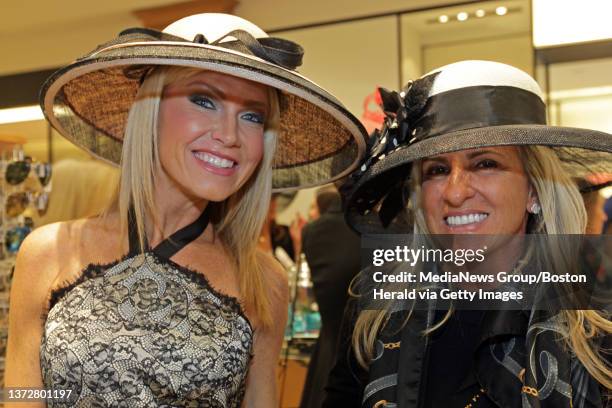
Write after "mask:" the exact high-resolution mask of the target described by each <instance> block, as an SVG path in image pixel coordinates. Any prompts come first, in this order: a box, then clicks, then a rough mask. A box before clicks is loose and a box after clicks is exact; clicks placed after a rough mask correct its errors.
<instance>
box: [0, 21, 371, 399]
mask: <svg viewBox="0 0 612 408" xmlns="http://www.w3.org/2000/svg"><path fill="white" fill-rule="evenodd" d="M301 58H302V49H301V47H300V46H299V45H297V44H295V43H292V42H290V41H286V40H282V39H278V38H270V37H268V36H267V35H266V33H265V32H263V31H262V30H261V29H259V28H258V27H256V26H255V25H253V24H252V23H250V22H248V21H245V20H243V19H241V18H238V17H235V16H230V15H224V14H201V15H195V16H190V17H186V18H184V19H181V20H179V21H177V22H175V23H173V24H171V25H170V26H169V27H168V28H166V29H165V30H163V31H161V32H160V31H156V30H150V29H140V28H138V29H129V30H125V31H123V32H122V33H121V34H120V35H119V36H118V37H117V38H116V39H114V40H112V41H110V42H108V43H105V44H103V45H101V46H99V47H98V48H96V49H95V50H94V51H92V52H90V53H88V54H87V55H85V56H84V57H83V58H80V59H78V60H77V61H75V62H74V63H72V64H70V65H68V66H67V67H65V68H62V69H60V70H59V71H57V72H56V73H55V74H53V75H52V76H51V77H50V78H49V79H48V80H47V82H46V83H45V84H44V86H43V88H42V91H41V105H42V108H43V111H44V113H45V115H46V118H47V119H48V120H49V121H50V123H51V124H52V125H53V126H54V127H55V128H56V129H57V130H58V131H59V132H60V133H61V134H62V135H64V136H65V137H67V138H68V139H69V140H71V141H72V142H73V143H75V144H76V145H78V146H79V147H81V148H83V149H85V150H86V151H88V152H90V153H91V154H93V155H94V156H96V157H98V158H100V159H103V160H106V161H108V162H111V163H115V164H119V165H120V166H121V185H120V189H119V192H118V199H117V200H116V204H115V205H113V206H112V207H111V208H110V209H109V210H108V211H107V213H106V214H105V216H104V217H98V218H90V219H84V220H77V221H73V222H65V223H58V224H54V225H51V226H45V227H44V228H41V229H38V230H36V231H34V232H33V233H32V234H31V235H30V236H29V237H28V239H26V241H25V242H24V243H23V247H22V250H21V251H20V253H19V257H18V260H17V265H16V270H15V280H14V283H13V292H12V295H11V316H10V323H9V325H10V333H11V334H10V337H9V341H8V355H7V371H6V385H7V386H9V387H24V386H28V387H35V388H44V389H48V390H51V389H52V390H60V389H61V390H70V391H71V392H70V395H67V393H65V394H64V397H66V398H65V399H64V402H61V401H57V400H53V399H48V400H47V402H48V404H49V405H50V406H54V405H55V404H56V403H57V404H63V403H68V404H69V405H71V406H93V405H95V406H129V407H138V406H142V407H151V406H224V407H225V406H227V407H240V406H258V407H259V406H274V405H275V400H276V392H275V369H276V364H277V358H278V354H279V351H280V347H281V343H282V338H283V333H284V328H285V327H284V326H285V322H286V316H287V303H288V289H287V281H286V277H285V276H284V273H283V270H282V268H280V266H279V265H278V264H277V263H276V262H275V261H274V260H273V259H272V258H271V257H268V256H267V255H264V254H263V253H261V252H259V251H258V250H257V238H258V236H259V234H260V230H261V227H262V225H263V222H264V220H265V217H266V214H267V210H268V203H269V199H270V195H271V192H272V190H273V189H277V190H282V189H289V190H290V189H296V188H300V187H306V186H312V185H318V184H323V183H327V182H330V181H333V180H335V179H337V178H339V177H342V176H343V175H345V174H347V173H349V172H350V171H351V170H352V169H353V168H354V167H355V166H356V164H357V163H358V162H359V160H360V157H361V156H362V154H363V151H364V150H365V137H364V130H363V128H362V126H361V125H360V124H359V122H358V121H357V120H356V119H355V118H354V117H353V116H352V115H350V114H349V113H348V111H347V110H346V109H345V108H344V107H343V106H342V104H341V103H340V102H338V101H337V100H336V99H335V98H334V97H333V96H332V95H330V94H329V93H327V92H326V91H324V90H323V89H321V88H320V87H319V86H317V85H316V84H314V83H312V82H311V81H309V80H308V79H306V78H304V77H303V76H301V75H300V74H299V73H298V72H297V71H296V68H297V67H298V66H299V65H300V63H301ZM40 316H43V318H44V319H43V321H42V322H41V321H40V319H39V318H40ZM247 375H248V376H247ZM247 377H248V378H247Z"/></svg>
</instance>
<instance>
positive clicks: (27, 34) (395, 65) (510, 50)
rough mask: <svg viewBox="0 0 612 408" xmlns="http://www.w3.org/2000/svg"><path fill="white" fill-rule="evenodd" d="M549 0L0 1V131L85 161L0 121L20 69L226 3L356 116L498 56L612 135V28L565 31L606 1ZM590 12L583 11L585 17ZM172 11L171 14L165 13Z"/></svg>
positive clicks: (32, 147)
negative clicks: (381, 90)
mask: <svg viewBox="0 0 612 408" xmlns="http://www.w3.org/2000/svg"><path fill="white" fill-rule="evenodd" d="M555 2H556V0H495V1H471V2H466V1H452V0H404V1H401V0H376V1H372V0H351V1H350V2H347V1H334V0H332V1H330V0H310V1H308V2H306V1H297V0H291V1H287V0H241V1H234V0H194V1H171V0H105V1H101V2H87V4H86V5H85V4H84V3H83V2H82V1H80V0H61V1H54V2H50V1H43V0H36V1H34V2H4V3H3V5H2V6H1V8H0V10H1V13H0V19H1V20H2V25H1V26H0V51H1V53H0V55H2V58H1V59H0V136H2V135H19V136H22V137H24V138H25V139H26V143H25V145H24V150H25V153H26V154H27V155H30V156H32V157H33V158H35V159H38V160H41V161H47V160H51V161H52V163H53V164H54V165H55V164H57V163H58V162H60V161H62V160H65V159H75V160H80V161H84V162H86V161H90V160H93V159H92V158H91V157H89V156H88V155H87V154H86V153H85V152H83V151H81V150H79V149H78V148H76V147H74V146H72V145H71V144H70V143H69V142H67V141H65V140H64V139H63V138H62V137H61V136H59V134H57V132H55V131H54V130H52V129H50V128H49V126H48V125H47V123H46V122H45V121H44V120H42V119H38V120H28V121H20V122H14V121H12V119H11V117H10V116H9V117H8V118H7V115H6V111H5V109H7V108H14V107H16V106H18V105H33V104H35V103H36V101H37V99H36V95H33V94H32V91H31V90H28V89H26V88H27V87H26V86H23V85H24V84H26V82H27V81H28V78H30V79H31V81H34V82H36V81H40V78H39V77H40V75H38V76H37V75H36V72H41V71H45V70H51V69H54V68H57V67H60V66H63V65H65V64H67V63H69V62H71V61H72V60H73V59H74V58H75V57H77V56H80V55H82V54H84V53H85V52H87V51H90V50H91V49H93V48H94V47H95V45H97V44H99V43H102V42H105V41H107V40H109V39H110V38H112V37H113V36H115V35H116V34H117V33H119V32H120V31H121V30H123V29H124V28H127V27H133V26H142V25H144V24H146V23H147V21H149V22H152V23H151V24H153V23H155V24H160V25H162V26H163V25H165V24H164V22H163V21H162V20H163V17H164V16H166V17H169V16H175V15H177V13H183V14H184V15H188V14H192V13H194V12H204V11H231V12H232V13H233V14H236V15H238V16H241V17H244V18H246V19H248V20H251V21H253V22H254V23H256V24H257V25H259V26H260V27H262V28H263V29H264V30H266V31H268V32H269V33H270V34H271V35H275V36H279V37H284V38H287V39H291V40H294V41H296V42H298V43H299V44H301V45H302V46H303V47H304V49H305V57H304V64H303V66H302V67H301V68H300V69H299V71H300V72H302V73H303V74H305V75H306V76H308V77H309V78H311V79H312V80H314V81H315V82H317V83H318V84H320V85H322V86H323V87H324V88H326V89H328V90H329V91H330V92H331V93H333V94H335V95H336V96H337V97H338V98H339V99H340V100H341V101H343V102H344V103H345V105H346V106H347V108H348V109H349V110H350V111H351V112H353V113H354V114H355V115H356V116H357V117H362V116H363V113H364V108H368V109H375V106H372V103H371V102H370V103H369V104H368V103H367V97H368V95H371V94H372V93H373V92H374V91H375V90H376V88H377V87H379V86H382V87H385V88H389V89H398V88H400V87H401V86H402V85H404V84H405V83H406V82H407V81H408V80H409V79H412V78H416V77H418V76H420V75H422V74H424V73H426V72H428V71H430V70H431V69H433V68H435V67H438V66H441V65H444V64H448V63H452V62H455V61H459V60H464V59H486V60H495V61H500V62H505V63H508V64H511V65H514V66H516V67H518V68H520V69H523V70H524V71H526V72H528V73H530V74H532V75H535V77H536V79H537V80H538V81H539V82H540V85H541V86H542V88H543V89H544V90H545V93H546V97H547V99H548V101H547V102H548V105H549V122H550V124H554V125H564V126H576V127H589V128H593V129H599V130H603V131H607V132H612V115H610V110H611V108H612V75H611V73H612V31H611V30H612V28H607V32H606V31H605V30H606V29H604V32H603V33H595V34H594V35H593V37H591V38H587V39H586V40H587V41H584V39H583V38H578V40H576V41H574V40H572V39H571V38H570V39H569V40H568V41H569V43H567V42H568V41H565V40H563V38H564V36H565V35H569V34H571V33H569V31H572V30H577V31H580V30H582V31H584V30H586V28H587V27H588V26H591V27H590V28H593V27H594V26H596V25H597V24H598V23H599V22H602V23H603V22H604V20H601V18H603V17H601V15H604V16H605V15H607V16H609V15H610V13H612V10H611V9H610V8H611V7H612V6H610V5H605V4H604V3H609V2H607V1H599V6H600V7H608V10H607V13H606V12H602V11H599V12H598V11H597V10H596V9H595V8H593V7H594V6H591V5H590V4H588V3H593V4H594V3H596V2H597V0H588V1H586V0H585V1H582V0H581V1H578V0H575V1H570V0H567V1H564V2H563V3H572V4H573V7H574V8H575V10H574V11H573V17H574V19H575V21H574V22H573V23H572V22H571V21H570V22H566V21H564V20H563V18H565V17H563V16H561V15H558V16H554V18H550V17H552V16H550V14H551V13H553V10H554V8H550V9H544V8H543V7H546V6H547V5H548V6H551V5H552V4H554V3H555ZM349 5H350V6H349ZM500 7H501V8H502V9H500ZM504 10H505V13H503V11H504ZM589 11H590V12H591V14H590V15H586V14H585V13H588V12H589ZM555 12H556V11H555ZM464 13H465V14H464ZM546 14H549V16H548V17H549V18H546ZM570 15H571V13H570ZM443 16H446V17H443ZM466 16H467V18H465V17H466ZM538 18H542V19H543V20H542V21H550V20H554V19H556V20H557V24H558V27H562V29H561V31H558V32H554V30H557V29H558V27H557V28H551V27H548V26H546V27H544V25H543V24H544V23H537V21H539V20H538ZM174 19H175V17H169V19H168V22H169V21H171V20H174ZM581 19H583V20H581ZM584 19H586V20H584ZM598 19H599V20H598ZM446 20H448V21H446ZM576 21H578V22H580V21H582V23H580V24H576ZM143 23H144V24H143ZM536 23H537V24H541V25H536ZM538 30H539V31H543V33H544V34H547V35H548V37H547V38H548V40H547V39H546V38H545V37H546V35H544V36H543V37H542V38H544V39H540V38H536V37H535V36H534V34H541V33H539V32H538ZM562 37H563V38H562ZM550 38H552V42H551V40H550ZM557 40H558V41H557ZM538 41H541V42H538ZM547 41H548V42H547ZM554 41H557V42H558V43H555V42H554ZM606 44H607V47H606ZM602 50H603V51H602ZM606 50H608V51H606ZM557 51H558V52H557ZM39 84H40V83H37V84H34V85H35V86H36V87H37V86H39ZM2 85H4V86H2ZM30 88H31V87H30ZM24 102H27V103H24ZM364 104H365V105H367V106H364ZM108 180H116V177H114V178H113V177H110V178H108ZM110 182H114V181H110ZM92 188H95V186H92ZM611 194H612V191H610V190H607V191H604V195H606V196H610V195H611ZM313 197H314V189H309V190H303V191H300V192H299V193H298V194H297V196H296V197H295V198H294V199H293V201H292V202H291V203H290V204H289V206H288V207H287V208H285V209H284V210H283V211H282V212H281V213H280V214H279V216H278V221H280V222H281V223H285V224H289V223H290V222H291V221H292V220H293V218H294V217H295V215H296V213H297V212H300V213H301V214H304V215H305V214H307V211H308V207H309V205H310V203H311V201H312V199H313ZM286 406H294V405H293V403H291V404H289V403H288V404H287V405H286Z"/></svg>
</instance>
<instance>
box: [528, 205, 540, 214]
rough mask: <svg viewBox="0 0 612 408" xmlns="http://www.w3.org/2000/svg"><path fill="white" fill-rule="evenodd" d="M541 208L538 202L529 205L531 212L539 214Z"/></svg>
mask: <svg viewBox="0 0 612 408" xmlns="http://www.w3.org/2000/svg"><path fill="white" fill-rule="evenodd" d="M541 210H542V207H540V204H538V203H533V204H531V207H529V212H530V213H532V214H539V213H540V211H541Z"/></svg>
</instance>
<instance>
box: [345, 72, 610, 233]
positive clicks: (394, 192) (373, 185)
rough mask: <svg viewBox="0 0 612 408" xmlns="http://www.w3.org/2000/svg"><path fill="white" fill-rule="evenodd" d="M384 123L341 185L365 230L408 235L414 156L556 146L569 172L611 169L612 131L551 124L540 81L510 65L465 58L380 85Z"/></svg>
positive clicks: (352, 216) (349, 214) (350, 213)
mask: <svg viewBox="0 0 612 408" xmlns="http://www.w3.org/2000/svg"><path fill="white" fill-rule="evenodd" d="M381 94H382V99H383V105H384V107H383V108H384V110H385V113H386V119H385V123H384V125H383V128H382V129H381V130H380V131H377V132H375V133H374V134H373V135H372V137H371V138H370V141H369V143H368V152H367V153H366V158H365V160H364V161H363V162H362V163H360V166H359V168H358V169H357V171H356V172H355V173H354V174H352V175H351V177H350V178H349V181H348V182H346V183H345V184H344V186H343V187H342V192H343V196H344V197H343V198H344V209H345V214H346V218H347V222H348V223H349V224H350V225H351V226H352V227H353V228H355V229H356V230H358V231H360V232H381V231H389V232H396V231H401V232H406V226H407V225H409V224H410V223H411V221H410V220H405V219H402V217H397V216H398V214H399V213H400V211H401V209H402V208H403V207H404V206H405V205H406V202H407V198H408V192H407V190H406V189H407V184H408V183H407V180H408V178H409V176H410V170H411V164H412V162H414V161H415V160H419V159H422V158H425V157H431V156H436V155H439V154H444V153H449V152H454V151H459V150H465V149H474V148H480V147H486V146H504V145H544V146H550V147H551V148H553V150H554V151H555V153H557V155H558V156H559V158H560V159H561V160H562V162H563V164H564V165H565V166H566V168H567V170H568V172H569V174H570V175H571V176H573V177H576V178H585V177H586V176H587V175H589V174H591V175H592V174H609V173H612V154H611V153H612V135H610V134H608V133H604V132H599V131H595V130H588V129H578V128H569V127H560V126H547V125H546V106H545V104H544V101H543V98H542V92H541V90H540V88H539V86H538V84H537V83H536V82H535V80H534V79H533V78H531V77H530V76H529V75H528V74H526V73H525V72H523V71H521V70H519V69H517V68H514V67H511V66H509V65H505V64H501V63H497V62H491V61H462V62H457V63H454V64H450V65H447V66H444V67H442V68H439V69H437V70H434V71H433V72H431V73H429V74H427V75H425V76H423V77H421V78H419V79H417V80H416V81H413V82H410V83H409V84H408V85H407V86H406V88H405V89H404V90H403V91H402V92H400V93H397V92H389V91H385V90H381Z"/></svg>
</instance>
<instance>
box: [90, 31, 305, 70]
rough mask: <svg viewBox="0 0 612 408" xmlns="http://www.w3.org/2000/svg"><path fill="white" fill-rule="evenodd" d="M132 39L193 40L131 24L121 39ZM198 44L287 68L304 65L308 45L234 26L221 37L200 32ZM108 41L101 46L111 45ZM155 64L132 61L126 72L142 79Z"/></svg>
mask: <svg viewBox="0 0 612 408" xmlns="http://www.w3.org/2000/svg"><path fill="white" fill-rule="evenodd" d="M228 37H233V38H235V40H230V41H223V40H225V39H226V38H228ZM127 39H129V40H130V41H134V40H139V41H177V42H189V41H187V40H186V39H184V38H182V37H179V36H176V35H172V34H168V33H164V32H163V31H159V30H155V29H152V28H142V27H135V28H128V29H126V30H123V31H121V32H120V33H119V37H118V38H117V40H116V41H117V42H118V43H119V42H123V41H125V40H127ZM191 42H193V43H195V44H207V45H213V46H216V47H221V48H227V49H230V50H234V51H239V52H242V53H245V54H251V55H254V56H256V57H258V58H261V59H263V60H265V61H268V62H271V63H273V64H276V65H279V66H281V67H283V68H286V69H290V70H295V69H296V68H297V67H299V66H300V65H302V58H303V56H304V49H303V48H302V46H300V45H299V44H297V43H294V42H293V41H289V40H285V39H283V38H275V37H264V38H255V37H253V35H252V34H250V33H248V32H247V31H244V30H233V31H230V32H228V33H227V34H225V35H222V36H221V37H219V38H218V39H217V40H215V41H213V42H209V41H208V39H207V38H206V37H205V36H204V34H196V35H195V37H194V38H193V41H191ZM107 46H108V43H107V44H104V46H100V47H99V48H104V47H107ZM152 68H153V67H152V66H143V65H131V66H129V67H127V68H125V70H124V71H123V72H124V74H125V76H126V77H128V78H130V79H140V80H141V81H142V79H143V78H144V77H145V76H146V74H148V72H149V71H150V70H151V69H152Z"/></svg>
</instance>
